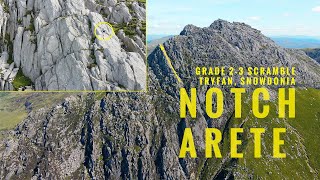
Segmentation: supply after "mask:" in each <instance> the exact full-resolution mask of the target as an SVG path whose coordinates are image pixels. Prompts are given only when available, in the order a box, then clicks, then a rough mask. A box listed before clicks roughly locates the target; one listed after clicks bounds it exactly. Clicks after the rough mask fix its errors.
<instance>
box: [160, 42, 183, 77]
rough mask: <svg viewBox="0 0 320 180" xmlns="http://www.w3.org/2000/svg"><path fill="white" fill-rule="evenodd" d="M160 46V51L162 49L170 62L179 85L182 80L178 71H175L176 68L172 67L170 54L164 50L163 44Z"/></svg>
mask: <svg viewBox="0 0 320 180" xmlns="http://www.w3.org/2000/svg"><path fill="white" fill-rule="evenodd" d="M159 46H160V49H161V51H162V53H163V55H164V57H165V58H166V60H167V62H168V64H169V66H170V68H171V69H172V71H173V73H174V75H175V76H176V79H177V80H178V82H179V83H182V80H181V78H180V77H179V75H178V73H177V71H176V70H175V69H174V67H173V66H172V63H171V60H170V58H169V56H168V54H167V51H166V50H165V49H164V47H163V44H159Z"/></svg>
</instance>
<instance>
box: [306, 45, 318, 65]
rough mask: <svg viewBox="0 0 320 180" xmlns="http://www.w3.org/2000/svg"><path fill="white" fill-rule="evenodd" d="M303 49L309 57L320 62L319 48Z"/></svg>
mask: <svg viewBox="0 0 320 180" xmlns="http://www.w3.org/2000/svg"><path fill="white" fill-rule="evenodd" d="M303 51H304V52H305V53H306V54H307V55H308V56H309V57H311V58H313V59H314V60H316V61H317V62H318V63H320V49H319V48H315V49H303Z"/></svg>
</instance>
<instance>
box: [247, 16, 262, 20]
mask: <svg viewBox="0 0 320 180" xmlns="http://www.w3.org/2000/svg"><path fill="white" fill-rule="evenodd" d="M248 19H249V20H251V21H259V20H260V19H261V17H259V16H251V17H248Z"/></svg>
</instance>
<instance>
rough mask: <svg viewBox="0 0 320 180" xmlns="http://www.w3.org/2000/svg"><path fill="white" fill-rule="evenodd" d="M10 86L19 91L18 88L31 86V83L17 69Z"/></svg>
mask: <svg viewBox="0 0 320 180" xmlns="http://www.w3.org/2000/svg"><path fill="white" fill-rule="evenodd" d="M12 85H13V87H14V88H15V89H19V88H20V87H24V86H30V85H32V81H31V80H30V79H29V78H28V77H26V76H25V75H24V74H23V72H22V70H21V69H19V71H18V73H17V76H16V77H15V78H14V80H13V82H12Z"/></svg>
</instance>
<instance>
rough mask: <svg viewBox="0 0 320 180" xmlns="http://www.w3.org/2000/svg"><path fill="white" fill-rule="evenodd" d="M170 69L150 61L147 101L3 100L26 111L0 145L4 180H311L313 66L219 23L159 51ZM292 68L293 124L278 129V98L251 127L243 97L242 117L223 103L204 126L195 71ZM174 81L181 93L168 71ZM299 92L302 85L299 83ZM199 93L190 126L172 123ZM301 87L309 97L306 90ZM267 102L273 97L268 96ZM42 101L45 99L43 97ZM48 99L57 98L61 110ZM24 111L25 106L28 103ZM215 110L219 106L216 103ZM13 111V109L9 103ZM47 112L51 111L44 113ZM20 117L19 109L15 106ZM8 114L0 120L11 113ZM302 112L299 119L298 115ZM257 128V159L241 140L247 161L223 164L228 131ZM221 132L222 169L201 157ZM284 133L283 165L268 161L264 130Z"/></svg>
mask: <svg viewBox="0 0 320 180" xmlns="http://www.w3.org/2000/svg"><path fill="white" fill-rule="evenodd" d="M163 48H164V49H165V51H166V52H167V55H168V57H170V59H171V60H172V62H171V64H169V63H168V61H166V57H165V55H164V54H163V51H162V50H161V48H160V47H159V46H158V47H156V48H155V49H154V51H153V52H151V54H150V55H149V56H148V64H149V71H148V74H149V81H148V84H149V91H148V92H145V93H106V94H102V93H101V94H93V93H82V94H63V93H59V95H61V96H63V97H61V96H60V97H55V95H58V93H53V94H50V96H51V95H52V98H48V99H43V100H44V101H47V100H49V101H50V102H48V103H46V104H48V105H47V106H46V107H44V106H39V105H38V104H40V103H42V99H41V98H40V99H39V98H38V96H41V93H40V94H33V93H32V94H29V95H28V96H26V97H21V98H19V96H13V97H12V96H10V94H2V95H0V100H1V101H0V102H2V100H3V101H4V102H5V103H6V104H8V105H9V106H11V105H12V106H16V105H15V103H17V104H25V106H26V113H27V115H26V116H25V117H26V118H24V119H21V121H20V122H19V123H18V125H17V126H12V125H11V126H10V127H11V128H7V129H6V130H2V131H1V132H2V136H1V139H0V166H1V168H0V178H1V179H10V178H12V179H31V178H33V179H80V178H83V179H225V178H226V179H249V178H257V179H258V178H273V179H283V178H290V179H298V178H304V179H316V178H317V177H318V173H319V169H320V164H319V161H318V154H319V150H318V148H315V147H317V145H318V144H319V143H320V142H319V139H318V138H314V135H315V134H317V132H319V130H320V127H319V119H320V117H319V113H320V112H319V108H318V107H319V105H320V104H319V102H320V99H319V97H320V92H319V90H316V89H314V87H316V82H318V80H319V77H320V75H319V67H320V66H319V64H317V63H316V62H315V61H314V60H312V59H311V58H309V57H308V56H306V54H305V53H304V52H302V51H299V50H288V49H284V48H281V47H279V46H278V45H276V44H275V43H274V42H273V41H272V40H271V39H269V38H267V37H265V36H264V35H263V34H261V33H260V32H259V31H258V30H256V29H253V28H251V27H250V26H248V25H246V24H243V23H229V22H227V21H223V20H217V21H215V22H213V23H212V24H211V25H210V26H209V27H206V28H199V27H196V26H193V25H187V26H186V27H185V28H184V29H183V31H182V32H181V34H180V35H178V36H174V37H172V38H170V39H169V40H167V41H166V42H164V43H163ZM274 64H277V66H293V65H294V66H296V67H297V73H298V75H297V82H299V83H298V84H299V87H300V88H297V103H296V104H297V109H299V111H297V118H296V119H294V120H292V119H287V118H285V119H278V118H277V117H276V115H275V114H276V108H275V106H276V103H275V102H274V101H275V98H272V99H273V100H272V101H270V102H268V103H270V105H271V107H272V108H271V109H273V110H272V112H271V114H270V116H268V118H267V119H263V120H257V119H256V118H254V117H253V115H252V111H251V107H250V98H249V97H250V96H249V94H250V92H248V94H247V96H246V97H247V98H244V99H243V104H244V109H243V112H244V115H243V118H241V119H233V118H232V117H233V112H234V102H233V97H232V95H231V94H230V91H229V90H228V89H227V88H226V87H221V88H223V92H224V93H225V96H224V97H225V100H226V101H225V103H224V113H223V115H222V117H221V118H218V119H210V118H209V117H208V116H207V115H206V113H205V96H204V94H205V92H206V91H207V89H208V88H209V87H205V86H201V87H200V86H199V85H198V83H197V77H196V76H195V72H194V68H195V67H196V66H200V65H201V66H203V65H208V66H219V65H223V66H272V65H274ZM171 65H172V68H174V69H175V70H176V71H177V74H178V76H179V77H180V78H181V81H182V82H181V83H180V82H179V80H178V79H177V78H176V76H175V74H174V73H173V72H172V69H171ZM302 82H304V83H302ZM181 87H185V88H186V89H187V91H190V88H191V87H196V88H197V91H198V97H197V103H198V104H197V109H198V113H197V118H196V119H191V118H190V117H187V118H185V119H180V116H179V109H180V107H179V90H180V88H181ZM306 87H308V88H306ZM269 91H271V94H275V93H276V92H275V89H274V88H272V87H271V88H270V89H269ZM50 96H49V94H48V96H47V97H50ZM55 98H64V100H62V101H61V102H60V103H57V102H52V100H53V99H55ZM26 101H27V102H28V103H26ZM213 101H214V102H213V103H216V102H215V100H213ZM14 102H15V103H14ZM49 104H50V105H49ZM17 107H18V106H17ZM13 109H14V108H12V107H7V108H5V109H3V110H2V111H3V112H6V113H10V112H13V113H12V115H14V110H13ZM300 109H303V111H302V110H300ZM240 126H241V127H245V128H248V127H264V128H266V129H267V131H268V132H267V133H266V135H265V136H264V137H263V141H264V143H263V146H262V147H263V158H261V159H253V158H252V149H253V147H252V146H253V145H252V143H253V139H252V136H250V135H249V134H248V133H245V134H243V136H241V139H242V140H243V141H244V142H245V143H243V145H242V146H241V148H240V149H241V150H242V151H244V153H245V154H246V157H245V158H244V159H231V158H230V157H229V156H228V153H229V146H228V145H227V144H228V137H229V136H230V134H229V128H230V127H240ZM186 127H191V128H192V130H193V136H194V139H195V144H196V147H197V148H198V149H197V150H198V156H199V157H198V158H196V159H192V158H185V159H179V158H178V153H179V149H180V144H181V141H182V136H183V132H184V129H185V128H186ZM207 127H216V128H219V129H220V130H222V132H224V133H223V144H221V148H222V154H223V158H222V159H215V158H213V159H206V158H205V157H204V130H205V128H207ZM272 127H286V128H287V130H288V132H287V135H286V136H285V137H284V138H285V142H286V144H285V146H284V147H283V149H284V151H285V152H287V158H286V159H273V158H271V156H272V155H271V154H272V150H270V147H271V142H270V141H272V137H271V135H270V128H272Z"/></svg>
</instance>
